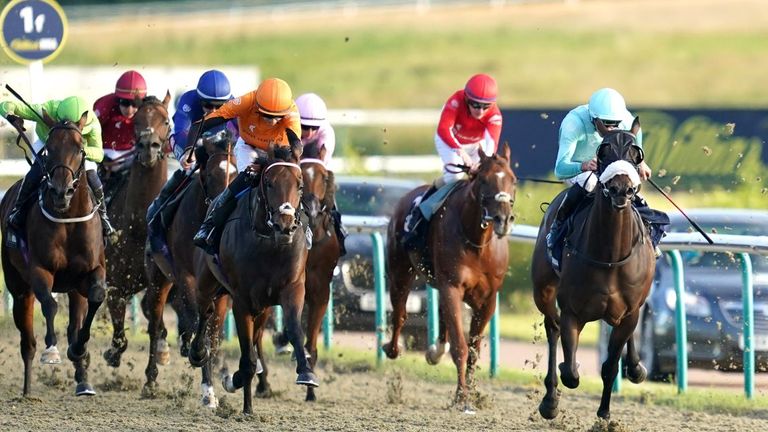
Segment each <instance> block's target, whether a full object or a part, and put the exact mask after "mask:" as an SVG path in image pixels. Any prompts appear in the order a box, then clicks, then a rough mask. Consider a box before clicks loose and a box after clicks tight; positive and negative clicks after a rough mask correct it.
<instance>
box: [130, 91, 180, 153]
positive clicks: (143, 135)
mask: <svg viewBox="0 0 768 432" xmlns="http://www.w3.org/2000/svg"><path fill="white" fill-rule="evenodd" d="M144 105H147V106H156V107H162V109H163V110H165V122H164V126H165V129H166V131H165V136H164V137H161V136H160V135H159V134H158V133H157V132H156V131H155V128H153V127H151V126H147V127H146V128H144V129H137V130H134V133H135V134H136V142H144V143H148V144H149V145H152V143H154V142H157V143H159V144H160V151H159V152H158V153H157V156H156V157H155V160H157V161H160V160H162V159H164V158H165V152H164V151H163V149H165V148H166V146H167V145H168V141H170V139H171V135H172V131H171V124H170V121H169V118H168V110H166V109H165V106H164V105H163V104H162V103H160V102H144V104H142V107H143V106H144ZM137 114H138V113H137Z"/></svg>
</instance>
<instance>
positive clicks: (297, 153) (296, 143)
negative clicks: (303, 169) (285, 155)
mask: <svg viewBox="0 0 768 432" xmlns="http://www.w3.org/2000/svg"><path fill="white" fill-rule="evenodd" d="M285 135H286V136H287V137H288V143H290V146H291V153H293V156H294V157H295V158H296V160H299V159H301V154H302V153H303V152H304V145H303V144H302V143H301V138H299V136H298V135H297V134H296V132H294V130H293V129H291V128H285Z"/></svg>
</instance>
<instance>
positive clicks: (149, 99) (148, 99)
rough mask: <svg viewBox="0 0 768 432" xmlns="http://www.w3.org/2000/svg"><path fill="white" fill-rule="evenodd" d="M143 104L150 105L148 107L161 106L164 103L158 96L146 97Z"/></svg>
mask: <svg viewBox="0 0 768 432" xmlns="http://www.w3.org/2000/svg"><path fill="white" fill-rule="evenodd" d="M141 103H142V104H148V105H161V104H162V103H163V101H161V100H160V99H158V98H157V96H145V97H144V99H142V100H141Z"/></svg>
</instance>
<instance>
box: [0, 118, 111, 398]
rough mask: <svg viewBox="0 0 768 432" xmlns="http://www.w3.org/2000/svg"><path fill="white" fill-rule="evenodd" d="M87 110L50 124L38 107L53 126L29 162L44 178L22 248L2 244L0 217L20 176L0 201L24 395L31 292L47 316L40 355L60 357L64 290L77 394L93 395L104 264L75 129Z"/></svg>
mask: <svg viewBox="0 0 768 432" xmlns="http://www.w3.org/2000/svg"><path fill="white" fill-rule="evenodd" d="M86 115H87V112H86V113H83V115H82V116H81V117H80V120H79V121H78V122H77V123H72V122H69V121H63V122H59V123H56V122H55V121H54V120H52V119H51V118H50V117H49V116H48V114H47V113H45V112H43V118H44V120H45V123H46V124H47V125H48V127H50V128H51V130H50V133H49V135H48V140H47V141H46V144H45V149H46V150H47V155H43V153H44V152H41V154H40V155H38V158H39V159H38V160H37V161H36V162H35V163H42V164H43V169H44V171H45V177H44V178H45V182H43V184H42V186H41V187H42V190H41V192H40V194H39V199H38V201H36V202H35V203H33V204H32V207H31V209H30V210H29V213H28V214H27V219H26V225H25V232H24V233H23V234H24V236H23V237H26V240H25V242H26V244H25V242H24V241H22V242H21V249H15V248H8V247H7V246H6V237H7V236H8V235H9V233H8V230H7V227H6V221H7V219H8V213H9V212H10V210H11V208H12V207H13V203H14V200H15V198H16V196H17V195H18V190H19V187H20V186H21V182H17V183H16V184H14V185H13V186H12V187H11V189H10V190H9V191H8V193H6V194H5V196H4V197H3V200H2V203H0V215H1V217H2V224H1V226H2V234H3V243H2V262H3V271H4V275H5V284H6V286H7V287H8V291H9V292H10V293H11V294H12V295H13V320H14V322H15V323H16V327H17V328H18V329H19V332H20V333H21V342H20V346H21V358H22V360H23V361H24V389H23V394H24V396H29V394H30V385H31V380H32V359H33V358H34V356H35V346H36V342H35V333H34V328H33V327H34V326H33V323H34V304H35V298H37V300H38V301H39V302H40V305H41V308H42V311H43V316H44V317H45V323H46V335H45V346H46V350H45V351H44V352H43V356H41V361H43V362H50V363H58V362H60V361H61V360H60V359H59V355H58V349H57V348H56V343H57V338H56V331H55V329H54V319H55V317H56V312H57V310H58V305H57V304H56V300H55V299H54V298H53V296H52V295H51V292H57V293H67V294H68V296H69V324H68V325H67V339H68V340H69V348H68V349H67V357H68V358H69V359H70V360H71V361H72V362H73V363H74V365H75V382H76V383H77V384H76V387H75V394H76V395H77V396H81V395H94V394H95V392H94V390H93V387H92V386H91V385H90V384H89V383H88V364H89V363H90V355H89V353H88V341H89V340H90V337H91V324H92V323H93V318H94V316H95V315H96V311H97V310H98V309H99V306H101V303H102V302H103V301H104V297H105V296H106V280H105V277H106V276H105V271H106V268H105V264H104V243H103V238H102V233H101V219H100V218H99V217H98V215H96V212H97V211H98V208H97V206H96V204H95V203H94V200H93V199H92V196H91V192H90V190H89V188H88V182H87V180H86V174H85V150H84V148H83V136H82V134H81V130H82V129H83V126H85V123H86V118H87V116H86ZM94 216H95V217H94ZM46 355H47V356H48V357H47V359H46V357H45V356H46ZM53 357H55V359H54V358H53Z"/></svg>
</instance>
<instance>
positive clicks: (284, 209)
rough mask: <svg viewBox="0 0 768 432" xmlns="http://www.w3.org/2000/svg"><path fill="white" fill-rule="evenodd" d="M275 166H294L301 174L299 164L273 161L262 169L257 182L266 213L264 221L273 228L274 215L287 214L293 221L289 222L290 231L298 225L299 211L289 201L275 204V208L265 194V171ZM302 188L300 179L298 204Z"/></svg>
mask: <svg viewBox="0 0 768 432" xmlns="http://www.w3.org/2000/svg"><path fill="white" fill-rule="evenodd" d="M276 166H285V167H290V168H296V169H298V170H299V175H301V166H299V165H297V164H295V163H291V162H274V163H272V164H270V165H269V166H267V167H266V168H265V169H264V172H263V173H261V181H260V184H259V189H260V191H261V196H262V198H263V199H264V204H265V207H266V209H267V215H266V216H267V217H266V221H265V222H266V224H267V226H268V227H270V228H273V227H274V226H275V221H274V220H273V219H274V217H275V215H278V214H279V215H289V216H291V217H293V222H292V223H291V232H293V231H294V230H295V229H296V228H297V227H298V226H299V225H300V221H299V212H298V211H297V209H296V208H294V207H293V205H292V204H291V203H289V202H284V203H282V204H280V205H279V206H277V208H276V209H275V208H274V207H272V205H271V204H270V203H269V197H268V196H267V192H266V190H265V186H264V180H265V179H266V178H267V172H269V170H270V169H272V168H273V167H276ZM302 189H303V185H302V182H301V181H300V182H299V205H301V195H302Z"/></svg>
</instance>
